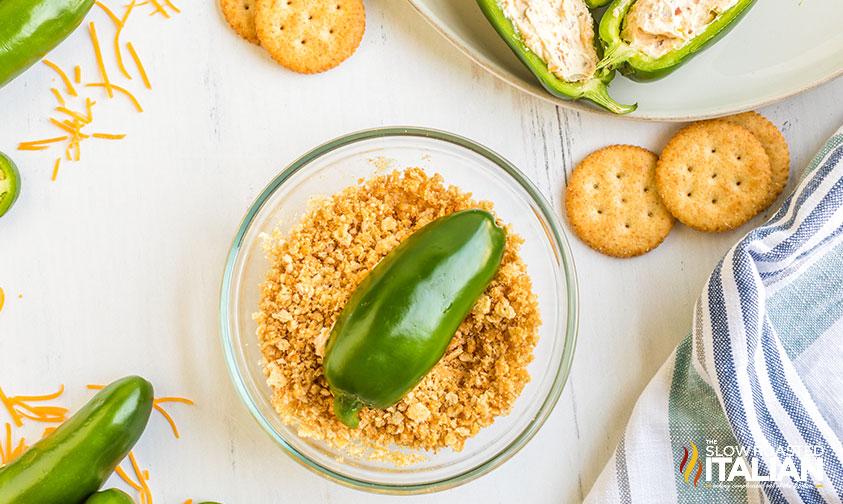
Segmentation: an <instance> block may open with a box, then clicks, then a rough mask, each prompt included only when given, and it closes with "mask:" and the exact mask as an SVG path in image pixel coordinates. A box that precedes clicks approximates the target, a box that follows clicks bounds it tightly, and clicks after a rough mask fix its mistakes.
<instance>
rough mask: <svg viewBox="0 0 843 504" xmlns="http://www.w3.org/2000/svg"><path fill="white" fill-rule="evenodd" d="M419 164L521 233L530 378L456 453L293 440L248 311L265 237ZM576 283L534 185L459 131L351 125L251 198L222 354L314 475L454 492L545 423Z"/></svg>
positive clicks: (234, 267) (561, 374)
mask: <svg viewBox="0 0 843 504" xmlns="http://www.w3.org/2000/svg"><path fill="white" fill-rule="evenodd" d="M414 166H418V167H420V168H422V169H423V170H424V171H425V172H426V173H428V174H429V175H432V174H433V173H439V174H440V175H442V177H443V178H444V179H445V183H446V184H452V185H455V186H457V187H459V188H460V189H462V190H463V191H465V192H471V193H472V194H473V196H474V198H476V199H483V200H489V201H491V202H492V203H494V206H495V211H496V213H497V214H498V216H499V217H500V218H502V219H503V220H504V221H505V222H508V223H511V224H512V225H513V229H514V230H515V231H516V232H517V233H518V234H520V235H521V236H522V237H523V238H524V240H525V241H524V245H523V247H522V251H521V254H522V258H523V259H524V262H525V263H526V265H527V270H528V273H529V275H530V277H531V278H532V281H533V289H534V290H535V292H536V295H537V297H538V302H539V306H540V309H541V316H542V326H541V329H540V335H539V342H538V344H537V346H536V348H535V351H534V355H535V360H534V361H533V362H532V363H531V364H530V365H529V367H528V371H529V373H530V376H531V381H530V383H528V384H527V386H526V387H525V388H524V390H523V392H522V393H521V396H520V397H519V398H518V399H517V400H516V402H515V405H514V408H513V411H512V413H510V414H509V415H507V416H504V417H499V418H498V419H496V420H495V423H494V424H493V425H491V426H489V427H486V428H485V429H483V430H481V431H480V433H479V434H477V435H476V436H475V437H473V438H470V439H469V440H467V441H466V443H465V447H464V448H463V450H462V451H461V452H459V453H456V452H453V451H451V450H450V449H448V448H445V449H443V450H441V451H440V452H439V453H437V454H428V453H425V455H426V456H427V460H426V461H424V462H420V463H417V464H413V465H410V466H406V467H395V466H394V465H391V464H389V463H384V462H378V461H368V460H356V459H353V458H351V457H348V456H346V455H345V454H344V453H342V452H341V451H339V450H336V449H333V448H331V447H330V446H328V445H327V444H326V443H324V442H322V441H316V440H313V439H307V438H303V437H299V436H298V435H297V434H296V428H295V426H287V425H284V424H283V422H282V421H281V419H280V417H279V416H278V415H277V414H276V412H275V410H274V409H273V407H272V404H271V402H270V401H271V392H270V388H269V385H267V383H266V376H265V375H264V373H263V370H262V365H261V358H262V356H261V353H260V349H259V345H258V338H257V335H256V332H255V331H256V324H255V322H254V321H253V320H252V314H253V313H254V312H256V311H258V302H259V299H260V285H261V284H262V283H263V279H264V274H265V273H266V272H267V271H268V270H269V262H268V260H267V259H266V258H265V256H264V252H263V249H262V244H261V242H262V237H261V235H262V233H268V232H270V231H272V230H273V229H274V228H276V227H280V229H281V230H282V231H287V230H289V229H290V228H292V227H293V226H294V225H295V224H296V223H298V221H299V219H300V218H301V216H302V214H303V212H304V211H305V209H306V207H307V202H308V199H309V198H310V197H311V196H315V195H330V194H334V193H336V192H339V191H340V190H342V189H344V188H346V187H348V186H351V185H354V184H356V183H357V181H358V180H359V179H360V178H369V177H371V176H373V175H377V174H382V173H386V172H388V171H391V170H392V169H397V168H401V169H403V168H407V167H414ZM577 301H578V299H577V283H576V273H575V270H574V263H573V259H572V257H571V251H570V248H569V246H568V242H567V240H566V238H565V235H564V234H563V232H562V230H561V227H560V225H559V222H558V220H557V218H556V216H555V214H554V212H553V210H552V209H551V207H550V205H549V204H548V203H547V202H546V201H545V199H544V197H542V195H541V194H540V193H539V191H538V190H537V189H536V187H535V186H534V185H533V184H532V183H531V182H530V181H529V180H528V179H527V177H525V176H524V174H522V173H521V172H520V171H519V170H518V169H517V168H515V167H514V166H513V165H512V164H511V163H509V162H508V161H506V160H505V159H503V158H501V157H500V156H499V155H497V154H495V153H494V152H492V151H490V150H489V149H486V148H485V147H483V146H481V145H478V144H477V143H475V142H472V141H471V140H467V139H465V138H462V137H458V136H456V135H452V134H449V133H444V132H441V131H435V130H429V129H421V128H379V129H372V130H366V131H361V132H358V133H352V134H350V135H346V136H343V137H342V138H338V139H336V140H333V141H330V142H328V143H326V144H324V145H321V146H319V147H317V148H315V149H313V150H311V151H310V152H308V153H307V154H305V155H304V156H302V157H300V158H299V159H297V160H296V161H295V162H293V163H292V164H291V165H290V166H288V167H287V168H286V169H285V170H284V171H282V172H281V173H280V174H279V175H278V176H277V177H275V179H274V180H272V182H270V183H269V185H268V186H267V187H266V188H265V189H264V190H263V192H261V194H260V196H258V198H257V199H256V200H255V202H254V203H253V204H252V206H251V207H250V208H249V211H248V212H247V213H246V216H245V217H244V218H243V222H242V223H241V224H240V228H239V229H238V230H237V234H236V235H235V237H234V241H233V243H232V245H231V251H230V252H229V254H228V259H227V261H226V265H225V273H224V276H223V280H222V291H221V296H220V324H221V333H222V346H223V353H224V354H225V360H226V364H227V366H228V372H229V374H230V376H231V380H232V382H233V383H234V388H235V389H236V390H237V393H238V395H239V396H240V399H241V400H242V401H243V404H245V405H246V408H247V409H248V410H249V412H250V413H251V414H252V416H253V417H254V418H255V420H256V421H257V422H258V424H260V426H261V427H262V428H263V430H265V431H266V433H267V434H269V436H270V437H271V438H272V439H273V440H274V441H275V442H276V443H278V445H279V446H281V448H283V449H284V451H286V452H287V453H288V454H289V455H290V456H291V457H293V458H294V459H295V460H297V461H299V462H300V463H302V464H303V465H304V466H305V467H307V468H309V469H311V470H313V471H314V472H316V473H318V474H320V475H322V476H324V477H326V478H328V479H331V480H333V481H336V482H338V483H341V484H344V485H348V486H351V487H354V488H358V489H361V490H367V491H372V492H380V493H421V492H432V491H437V490H443V489H446V488H451V487H454V486H457V485H460V484H462V483H465V482H467V481H470V480H472V479H474V478H477V477H478V476H480V475H482V474H485V473H487V472H489V471H491V470H492V469H494V468H495V467H498V466H499V465H501V464H502V463H503V462H505V461H506V460H507V459H509V458H510V457H511V456H512V455H514V454H515V453H516V452H517V451H518V450H519V449H520V448H521V447H522V446H524V444H525V443H526V442H527V441H529V440H530V438H532V437H533V435H535V433H536V432H537V431H538V429H539V428H540V427H541V426H542V424H543V423H544V421H545V420H546V419H547V417H548V415H549V414H550V411H551V410H552V409H553V406H554V405H555V404H556V401H557V400H558V399H559V395H560V394H561V393H562V388H563V387H564V385H565V381H566V379H567V377H568V372H569V371H570V368H571V361H572V358H573V355H574V343H575V340H576V333H577V314H578V311H577Z"/></svg>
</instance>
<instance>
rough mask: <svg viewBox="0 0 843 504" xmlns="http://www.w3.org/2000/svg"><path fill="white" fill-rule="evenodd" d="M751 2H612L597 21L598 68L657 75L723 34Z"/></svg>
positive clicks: (641, 75) (647, 77) (649, 76)
mask: <svg viewBox="0 0 843 504" xmlns="http://www.w3.org/2000/svg"><path fill="white" fill-rule="evenodd" d="M755 1H756V0H614V1H613V2H612V4H611V5H610V6H609V7H608V9H607V10H606V13H605V14H604V15H603V18H602V19H601V20H600V29H599V35H600V39H601V40H602V41H603V44H604V45H605V46H606V49H605V54H604V56H603V59H602V60H601V61H600V63H598V65H597V68H598V71H600V70H608V69H617V70H619V71H620V72H621V73H622V74H624V75H625V76H627V77H629V78H631V79H633V80H637V81H651V80H656V79H660V78H662V77H664V76H665V75H667V74H669V73H670V72H672V71H674V70H676V69H677V68H679V66H681V65H682V64H683V63H685V62H687V61H688V60H690V59H691V58H692V57H693V56H694V55H695V54H697V53H698V52H700V51H702V50H704V49H705V48H707V47H708V46H710V45H711V44H713V43H715V42H716V41H717V40H719V39H720V38H721V37H723V36H724V35H725V34H726V33H728V31H729V30H730V29H732V28H734V26H735V25H736V24H737V23H738V22H739V21H740V19H741V18H742V17H743V16H744V15H746V13H747V12H748V11H749V9H750V7H752V5H753V4H755Z"/></svg>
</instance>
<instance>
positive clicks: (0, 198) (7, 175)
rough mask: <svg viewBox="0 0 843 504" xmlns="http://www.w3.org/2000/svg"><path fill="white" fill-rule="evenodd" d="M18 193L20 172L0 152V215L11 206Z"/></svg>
mask: <svg viewBox="0 0 843 504" xmlns="http://www.w3.org/2000/svg"><path fill="white" fill-rule="evenodd" d="M19 195H20V172H18V167H17V166H15V163H14V162H13V161H12V160H11V159H10V158H9V157H8V156H6V155H5V154H3V153H2V152H0V217H2V216H3V215H4V214H5V213H6V212H8V211H9V209H10V208H12V205H14V204H15V201H17V199H18V196H19Z"/></svg>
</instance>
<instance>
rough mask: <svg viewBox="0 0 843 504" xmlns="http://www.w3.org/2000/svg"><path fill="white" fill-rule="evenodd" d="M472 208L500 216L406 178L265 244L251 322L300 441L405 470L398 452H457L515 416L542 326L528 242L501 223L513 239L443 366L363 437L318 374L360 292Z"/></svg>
mask: <svg viewBox="0 0 843 504" xmlns="http://www.w3.org/2000/svg"><path fill="white" fill-rule="evenodd" d="M469 208H480V209H483V210H486V211H489V212H492V203H490V202H488V201H475V200H473V199H472V198H471V194H470V193H463V192H461V191H460V190H459V189H458V188H456V187H454V186H445V185H444V184H443V179H442V177H441V176H440V175H438V174H437V175H434V176H432V177H429V176H428V175H426V174H425V173H424V171H422V170H421V169H419V168H409V169H406V170H404V171H398V170H396V171H393V172H391V173H389V174H387V175H382V176H378V177H374V178H372V179H369V180H367V181H361V182H360V183H359V184H358V185H355V186H352V187H349V188H347V189H345V190H343V191H341V192H340V193H338V194H335V195H334V196H332V197H329V198H323V199H321V200H319V201H314V202H313V205H311V208H309V210H308V211H307V212H306V213H305V215H304V216H303V218H302V220H301V222H300V223H299V224H298V225H297V226H295V227H294V228H293V229H292V230H291V231H290V232H289V233H288V234H286V235H283V234H282V233H281V232H280V231H279V230H276V231H275V232H274V233H273V234H272V235H271V236H269V237H267V242H266V243H265V248H266V251H267V256H268V258H269V260H270V262H271V268H270V270H269V272H268V273H267V274H266V281H265V283H264V285H263V286H262V288H261V300H260V311H259V312H258V313H256V314H255V315H254V318H255V320H256V322H257V325H258V330H257V334H258V338H259V340H260V342H261V351H262V353H263V356H264V367H265V372H266V375H267V377H268V380H267V381H268V383H269V385H270V387H271V388H272V390H273V405H274V407H275V409H276V410H277V412H278V413H279V415H280V416H281V418H282V420H283V421H284V423H285V424H287V425H296V426H297V429H298V434H299V435H300V436H304V437H310V438H314V439H318V440H324V441H326V442H327V443H329V444H330V445H331V446H333V447H336V448H340V449H345V451H346V453H348V454H351V455H352V456H357V455H362V453H363V452H362V450H361V449H360V447H361V446H368V447H370V448H372V447H374V448H375V452H377V453H378V454H379V455H378V458H381V459H383V460H388V461H391V462H393V463H395V464H397V465H403V464H406V463H413V462H415V461H418V459H417V458H416V459H407V458H406V457H402V456H400V455H399V452H398V451H395V452H391V451H390V450H389V447H390V446H394V447H399V448H405V449H410V450H430V451H433V452H436V451H438V450H439V449H442V448H445V447H449V448H451V449H452V450H454V451H460V450H462V448H463V445H464V443H465V441H466V439H468V438H470V437H472V436H474V435H476V434H477V433H478V432H479V431H480V430H481V429H482V428H483V427H487V426H489V425H491V424H492V423H493V422H494V421H495V418H496V417H499V416H503V415H507V414H509V413H510V411H512V407H513V405H514V403H515V400H516V399H517V398H518V396H519V394H520V393H521V391H522V390H523V388H524V386H525V385H526V384H527V383H528V382H529V381H530V376H529V374H528V372H527V365H528V364H529V363H530V362H531V361H532V360H533V349H534V347H535V345H536V343H537V342H538V337H539V335H538V330H539V326H540V325H541V317H540V315H539V310H538V302H537V298H536V295H535V294H534V293H533V290H532V283H531V281H530V277H529V276H528V275H527V268H526V265H525V264H524V262H523V260H522V259H521V257H520V255H519V250H520V247H521V243H522V242H523V239H522V238H521V237H520V236H518V235H517V234H515V232H514V230H513V229H511V227H510V226H508V225H505V224H502V223H501V222H500V220H498V221H499V222H498V224H500V225H503V226H504V228H505V230H506V234H507V239H506V250H505V252H504V257H503V261H502V262H501V266H500V269H499V270H498V273H497V275H496V276H495V279H494V280H493V281H492V283H491V284H490V285H489V287H488V288H487V290H486V292H485V293H484V294H483V296H482V297H481V298H480V300H479V301H478V302H477V303H476V304H475V306H474V308H473V309H472V312H471V313H470V314H469V315H468V317H466V319H465V320H464V321H463V323H462V325H460V328H459V330H458V331H457V333H456V334H455V335H454V339H453V340H452V341H451V345H450V346H449V348H448V350H447V352H446V353H445V356H444V357H443V358H442V360H441V361H440V362H439V363H438V364H437V365H436V366H435V367H434V368H433V370H431V372H430V373H429V374H428V375H427V376H426V377H425V378H424V379H423V380H422V381H421V382H420V383H419V384H418V386H416V388H415V389H413V390H412V391H411V392H410V393H409V394H407V396H406V397H404V398H403V399H402V400H401V401H400V402H399V403H398V404H396V405H394V406H392V407H390V408H387V409H384V410H375V409H368V408H364V409H363V410H362V411H361V412H360V425H359V427H357V428H356V429H349V428H348V427H346V426H345V425H343V424H342V423H341V422H340V421H339V420H338V419H337V418H336V417H335V416H334V412H333V395H332V394H331V391H330V389H329V388H328V384H327V382H326V381H325V378H324V376H323V374H322V357H321V355H320V354H321V351H319V350H318V349H319V348H320V347H321V346H324V342H325V340H326V339H327V336H328V334H329V332H330V330H331V327H332V326H333V324H334V321H335V320H336V318H337V317H338V316H339V314H340V312H341V311H342V309H343V306H344V305H345V303H346V301H347V300H348V298H349V297H350V296H351V294H352V292H353V291H354V289H355V288H356V287H357V285H358V284H359V283H360V281H362V280H363V278H364V277H365V276H366V275H367V274H368V273H369V271H370V270H371V269H372V268H373V267H374V266H375V265H376V264H377V263H378V261H380V260H381V259H382V258H383V257H384V256H385V255H386V254H387V253H388V252H389V251H391V250H392V249H393V248H394V247H395V246H396V245H398V244H399V243H400V242H401V241H402V240H404V239H405V238H407V237H408V236H410V235H411V234H412V233H414V232H415V231H417V230H418V229H420V228H421V227H423V226H424V225H426V224H427V223H429V222H431V221H433V220H434V219H437V218H439V217H442V216H444V215H448V214H450V213H453V212H457V211H460V210H465V209H469ZM388 453H393V454H394V455H395V456H394V457H390V456H389V455H388ZM401 455H404V454H403V453H402V454H401ZM372 457H373V455H372V453H371V452H369V458H372Z"/></svg>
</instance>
